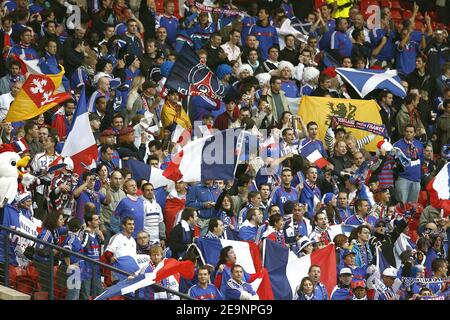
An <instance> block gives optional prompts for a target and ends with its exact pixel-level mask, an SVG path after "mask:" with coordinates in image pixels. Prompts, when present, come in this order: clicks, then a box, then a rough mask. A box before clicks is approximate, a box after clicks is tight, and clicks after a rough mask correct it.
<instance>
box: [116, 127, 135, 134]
mask: <svg viewBox="0 0 450 320" xmlns="http://www.w3.org/2000/svg"><path fill="white" fill-rule="evenodd" d="M131 132H134V129H133V127H126V128H123V129H122V130H120V133H119V134H120V135H121V136H124V135H127V134H129V133H131Z"/></svg>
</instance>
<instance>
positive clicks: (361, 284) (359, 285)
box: [350, 280, 366, 289]
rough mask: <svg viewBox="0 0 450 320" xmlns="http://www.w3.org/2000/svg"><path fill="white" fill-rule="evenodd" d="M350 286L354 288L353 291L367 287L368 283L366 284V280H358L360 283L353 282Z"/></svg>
mask: <svg viewBox="0 0 450 320" xmlns="http://www.w3.org/2000/svg"><path fill="white" fill-rule="evenodd" d="M350 286H351V287H352V289H356V288H358V287H363V288H365V287H366V283H365V282H364V280H358V281H352V282H351V283H350Z"/></svg>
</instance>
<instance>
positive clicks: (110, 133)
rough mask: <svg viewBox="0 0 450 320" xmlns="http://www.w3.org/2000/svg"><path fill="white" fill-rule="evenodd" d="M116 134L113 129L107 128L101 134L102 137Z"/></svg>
mask: <svg viewBox="0 0 450 320" xmlns="http://www.w3.org/2000/svg"><path fill="white" fill-rule="evenodd" d="M114 135H115V133H114V131H112V130H111V129H106V130H103V131H102V133H101V135H100V136H101V137H110V136H114Z"/></svg>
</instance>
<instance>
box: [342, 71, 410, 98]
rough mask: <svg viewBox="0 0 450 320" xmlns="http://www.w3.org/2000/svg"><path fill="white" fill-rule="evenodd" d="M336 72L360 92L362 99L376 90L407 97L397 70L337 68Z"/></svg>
mask: <svg viewBox="0 0 450 320" xmlns="http://www.w3.org/2000/svg"><path fill="white" fill-rule="evenodd" d="M336 72H337V73H339V74H340V75H341V77H343V78H344V79H345V80H346V81H347V82H348V83H349V84H350V85H351V86H352V87H353V89H355V90H356V92H358V94H359V95H360V96H361V98H364V97H365V96H366V95H367V94H369V93H370V92H372V91H374V90H389V91H390V92H392V94H394V95H396V96H398V97H401V98H404V97H405V96H406V90H405V88H404V87H403V85H402V81H401V80H400V77H399V76H398V75H397V70H369V69H364V70H356V69H352V68H337V69H336Z"/></svg>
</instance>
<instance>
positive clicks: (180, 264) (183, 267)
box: [94, 258, 195, 300]
mask: <svg viewBox="0 0 450 320" xmlns="http://www.w3.org/2000/svg"><path fill="white" fill-rule="evenodd" d="M177 273H179V274H180V275H181V276H183V277H184V278H186V279H192V278H193V277H194V273H195V266H194V264H193V263H192V261H189V260H186V261H178V260H176V259H172V258H168V259H164V260H163V261H161V262H160V263H159V264H158V266H157V267H156V268H155V270H153V272H150V273H143V274H139V275H138V276H136V277H135V278H133V279H132V280H128V279H125V280H122V281H120V282H118V283H117V284H115V285H113V286H111V287H109V288H108V289H107V290H106V291H105V292H103V293H102V294H101V295H99V296H98V297H97V298H95V299H94V300H106V299H109V298H112V297H116V296H123V295H126V294H129V293H133V292H135V291H136V290H139V289H141V288H145V287H148V286H151V285H152V284H154V283H156V282H159V281H161V280H163V279H165V278H167V277H169V276H171V275H175V274H177Z"/></svg>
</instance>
